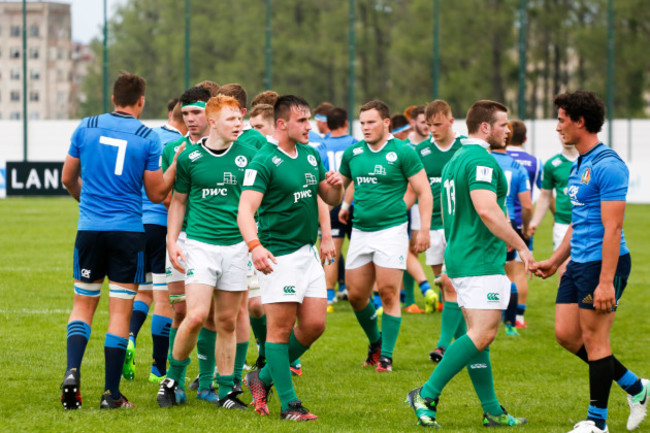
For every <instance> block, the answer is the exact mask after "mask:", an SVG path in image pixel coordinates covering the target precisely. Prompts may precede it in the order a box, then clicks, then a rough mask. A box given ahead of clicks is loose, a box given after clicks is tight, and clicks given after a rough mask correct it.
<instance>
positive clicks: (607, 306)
mask: <svg viewBox="0 0 650 433" xmlns="http://www.w3.org/2000/svg"><path fill="white" fill-rule="evenodd" d="M615 307H616V297H615V296H614V284H612V283H602V282H601V283H599V284H598V286H597V287H596V290H594V308H595V309H596V311H598V312H599V313H611V312H612V308H615Z"/></svg>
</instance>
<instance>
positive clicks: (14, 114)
mask: <svg viewBox="0 0 650 433" xmlns="http://www.w3.org/2000/svg"><path fill="white" fill-rule="evenodd" d="M9 119H11V120H20V111H12V112H11V113H9Z"/></svg>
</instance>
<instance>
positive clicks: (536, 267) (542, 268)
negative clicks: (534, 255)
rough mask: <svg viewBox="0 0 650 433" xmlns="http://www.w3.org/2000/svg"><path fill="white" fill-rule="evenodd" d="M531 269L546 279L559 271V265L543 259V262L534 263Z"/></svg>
mask: <svg viewBox="0 0 650 433" xmlns="http://www.w3.org/2000/svg"><path fill="white" fill-rule="evenodd" d="M530 270H531V272H533V273H534V274H535V275H536V276H538V277H540V278H544V279H546V278H548V277H550V276H551V275H553V274H554V273H555V272H556V271H557V265H556V264H554V263H553V262H551V261H550V260H542V261H541V262H536V263H533V265H532V266H531V267H530Z"/></svg>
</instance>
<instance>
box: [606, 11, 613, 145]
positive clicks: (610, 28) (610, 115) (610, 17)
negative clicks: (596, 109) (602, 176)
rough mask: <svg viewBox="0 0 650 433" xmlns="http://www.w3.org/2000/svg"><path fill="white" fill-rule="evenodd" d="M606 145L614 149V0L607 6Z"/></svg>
mask: <svg viewBox="0 0 650 433" xmlns="http://www.w3.org/2000/svg"><path fill="white" fill-rule="evenodd" d="M607 6H608V7H607V123H608V128H607V144H609V146H610V147H612V148H613V147H614V141H613V135H614V134H613V131H614V0H609V2H608V5H607Z"/></svg>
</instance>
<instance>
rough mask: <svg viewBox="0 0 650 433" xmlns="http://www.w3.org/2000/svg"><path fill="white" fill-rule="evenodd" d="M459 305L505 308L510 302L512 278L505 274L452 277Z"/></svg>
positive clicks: (472, 307)
mask: <svg viewBox="0 0 650 433" xmlns="http://www.w3.org/2000/svg"><path fill="white" fill-rule="evenodd" d="M450 280H451V284H452V285H453V286H454V289H455V290H456V294H457V295H458V305H459V306H460V307H463V308H467V309H470V310H505V309H506V308H507V307H508V302H510V284H511V283H510V280H509V279H508V277H507V276H505V275H481V276H478V277H459V278H450Z"/></svg>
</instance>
